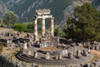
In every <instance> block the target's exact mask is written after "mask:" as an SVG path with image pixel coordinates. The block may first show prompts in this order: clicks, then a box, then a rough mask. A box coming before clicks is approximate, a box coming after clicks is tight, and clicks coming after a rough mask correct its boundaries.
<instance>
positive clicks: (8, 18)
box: [3, 11, 18, 27]
mask: <svg viewBox="0 0 100 67" xmlns="http://www.w3.org/2000/svg"><path fill="white" fill-rule="evenodd" d="M17 21H18V16H17V15H16V14H14V13H13V12H12V11H6V12H5V16H4V18H3V23H4V24H6V25H7V27H13V25H14V24H15V23H16V22H17Z"/></svg>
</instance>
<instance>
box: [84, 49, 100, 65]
mask: <svg viewBox="0 0 100 67" xmlns="http://www.w3.org/2000/svg"><path fill="white" fill-rule="evenodd" d="M92 52H93V54H94V57H93V59H92V60H90V61H88V62H86V63H84V64H87V63H91V62H93V61H97V60H98V59H99V58H100V52H99V51H96V50H92ZM98 52H99V53H98Z"/></svg>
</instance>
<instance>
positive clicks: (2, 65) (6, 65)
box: [0, 56, 17, 67]
mask: <svg viewBox="0 0 100 67" xmlns="http://www.w3.org/2000/svg"><path fill="white" fill-rule="evenodd" d="M0 67H17V65H14V64H13V63H12V62H10V61H8V60H6V58H4V57H2V56H0Z"/></svg>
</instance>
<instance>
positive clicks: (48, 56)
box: [46, 52, 50, 60]
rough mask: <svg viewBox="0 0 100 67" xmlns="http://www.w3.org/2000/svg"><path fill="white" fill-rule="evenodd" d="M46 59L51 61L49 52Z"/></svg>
mask: <svg viewBox="0 0 100 67" xmlns="http://www.w3.org/2000/svg"><path fill="white" fill-rule="evenodd" d="M46 59H47V60H49V59H50V54H49V52H47V53H46Z"/></svg>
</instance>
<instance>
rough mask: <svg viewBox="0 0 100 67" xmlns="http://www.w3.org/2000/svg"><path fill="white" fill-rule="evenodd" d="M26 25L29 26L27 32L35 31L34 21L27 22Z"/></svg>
mask: <svg viewBox="0 0 100 67" xmlns="http://www.w3.org/2000/svg"><path fill="white" fill-rule="evenodd" d="M25 25H26V26H27V30H26V32H29V33H33V31H34V23H33V22H27V23H25Z"/></svg>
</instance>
